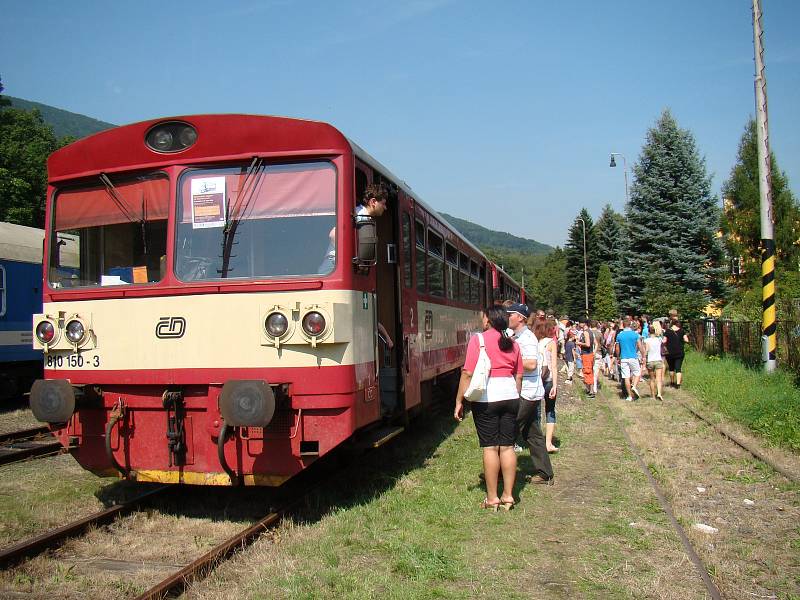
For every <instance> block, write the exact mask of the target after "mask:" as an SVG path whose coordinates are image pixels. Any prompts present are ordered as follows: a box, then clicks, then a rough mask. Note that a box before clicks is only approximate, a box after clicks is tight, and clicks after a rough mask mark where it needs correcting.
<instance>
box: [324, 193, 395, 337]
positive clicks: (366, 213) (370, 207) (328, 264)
mask: <svg viewBox="0 0 800 600" xmlns="http://www.w3.org/2000/svg"><path fill="white" fill-rule="evenodd" d="M388 200H389V192H388V190H387V189H386V186H385V185H383V184H382V183H371V184H369V185H368V186H367V187H366V189H365V190H364V194H363V195H362V197H361V200H359V202H358V206H357V207H356V212H355V219H356V223H358V222H359V219H363V218H365V217H372V218H376V217H380V216H381V215H383V213H385V212H386V204H387V202H388ZM328 238H329V240H330V241H329V244H328V249H327V250H326V251H325V256H324V257H323V258H322V263H321V264H320V266H319V268H318V269H317V272H318V273H320V274H327V273H330V272H331V271H333V265H334V264H335V263H336V227H331V230H330V232H329V233H328ZM389 347H390V348H391V345H390V346H389Z"/></svg>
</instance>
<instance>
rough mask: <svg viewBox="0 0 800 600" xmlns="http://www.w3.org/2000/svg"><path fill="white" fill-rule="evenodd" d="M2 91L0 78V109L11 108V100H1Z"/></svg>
mask: <svg viewBox="0 0 800 600" xmlns="http://www.w3.org/2000/svg"><path fill="white" fill-rule="evenodd" d="M4 89H5V88H4V87H3V78H2V77H0V107H3V106H11V100H9V99H8V98H3V90H4Z"/></svg>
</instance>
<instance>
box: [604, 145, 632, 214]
mask: <svg viewBox="0 0 800 600" xmlns="http://www.w3.org/2000/svg"><path fill="white" fill-rule="evenodd" d="M615 156H619V157H620V158H622V166H623V170H624V171H625V202H630V198H629V197H628V161H627V160H625V155H623V154H620V153H619V152H612V153H611V162H610V163H609V165H608V166H609V167H616V166H617V163H616V161H615V160H614V157H615Z"/></svg>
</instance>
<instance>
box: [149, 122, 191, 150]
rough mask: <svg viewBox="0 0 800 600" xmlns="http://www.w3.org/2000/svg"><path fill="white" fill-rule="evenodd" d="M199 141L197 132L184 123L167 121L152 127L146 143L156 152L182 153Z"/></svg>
mask: <svg viewBox="0 0 800 600" xmlns="http://www.w3.org/2000/svg"><path fill="white" fill-rule="evenodd" d="M196 141H197V130H196V129H195V128H194V127H192V126H191V125H189V124H188V123H184V122H183V121H167V122H165V123H159V124H158V125H154V126H153V127H151V128H150V129H149V130H148V131H147V133H146V134H145V136H144V143H145V144H146V145H147V147H148V148H150V149H151V150H155V151H156V152H163V153H171V152H181V151H182V150H186V149H187V148H189V147H190V146H192V145H194V143H195V142H196Z"/></svg>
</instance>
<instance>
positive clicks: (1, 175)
mask: <svg viewBox="0 0 800 600" xmlns="http://www.w3.org/2000/svg"><path fill="white" fill-rule="evenodd" d="M59 147H60V144H59V142H58V140H57V139H56V137H55V135H54V134H53V130H52V129H51V128H50V127H49V126H48V125H47V124H46V123H45V122H44V121H43V120H42V117H41V115H40V114H39V112H38V111H35V110H34V111H25V110H19V109H16V108H9V107H7V106H3V107H0V192H2V194H3V197H2V199H0V221H10V222H12V223H18V224H20V225H28V226H30V227H43V226H44V202H45V194H46V192H47V157H48V156H49V155H50V154H51V153H52V152H54V151H56V150H57V149H58V148H59Z"/></svg>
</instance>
